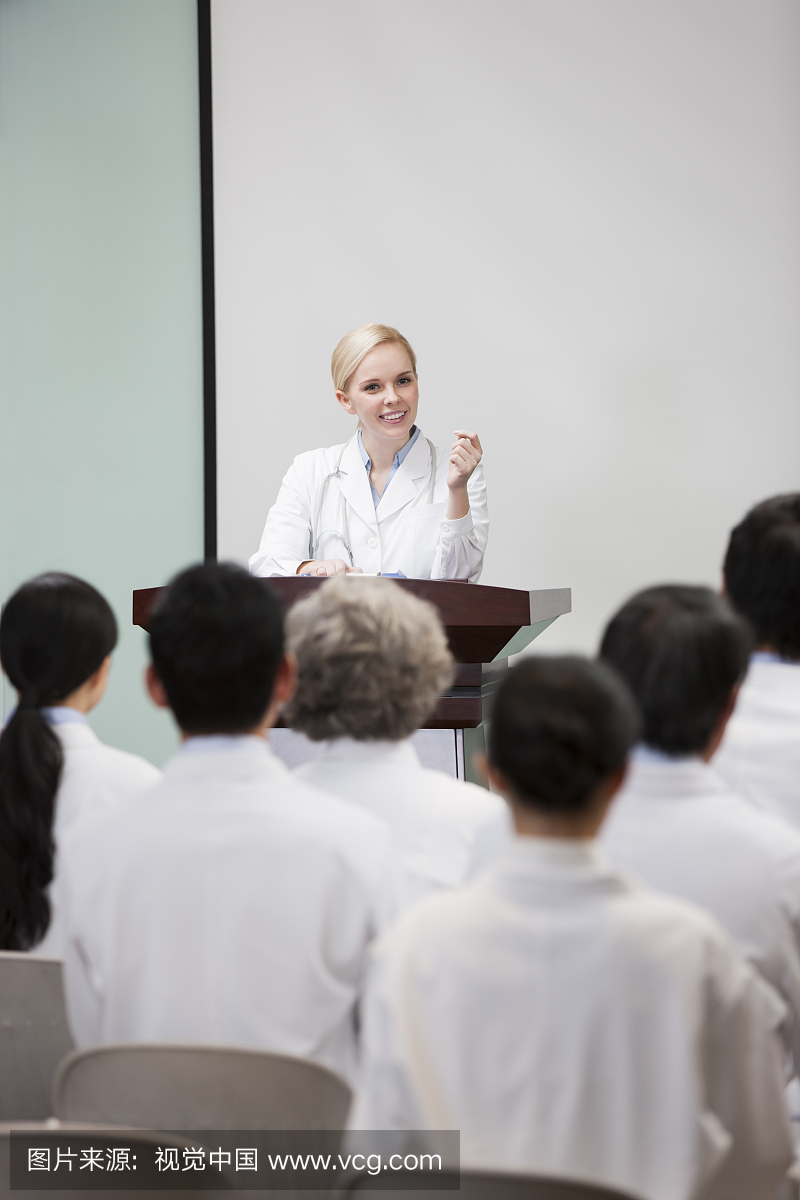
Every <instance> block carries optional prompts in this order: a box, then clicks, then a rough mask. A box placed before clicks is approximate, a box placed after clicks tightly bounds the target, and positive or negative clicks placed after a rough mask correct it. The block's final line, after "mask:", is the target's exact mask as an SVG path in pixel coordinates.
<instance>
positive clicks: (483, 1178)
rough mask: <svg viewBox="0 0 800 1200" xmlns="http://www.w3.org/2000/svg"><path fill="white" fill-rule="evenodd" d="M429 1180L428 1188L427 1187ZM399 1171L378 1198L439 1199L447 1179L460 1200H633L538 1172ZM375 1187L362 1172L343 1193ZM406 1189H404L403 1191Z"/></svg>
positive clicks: (358, 1194)
mask: <svg viewBox="0 0 800 1200" xmlns="http://www.w3.org/2000/svg"><path fill="white" fill-rule="evenodd" d="M446 1177H447V1178H446ZM426 1180H430V1184H431V1186H430V1189H428V1188H426V1186H425V1183H426ZM458 1180H459V1176H458V1174H453V1175H450V1174H449V1173H448V1172H447V1171H434V1172H432V1173H428V1172H425V1171H399V1172H398V1173H397V1186H398V1190H397V1191H385V1190H384V1187H383V1184H384V1182H385V1176H384V1177H382V1178H381V1179H380V1181H379V1186H380V1192H379V1195H380V1198H381V1200H408V1196H409V1192H410V1191H412V1190H413V1192H414V1197H415V1200H442V1197H443V1196H447V1195H448V1190H447V1189H445V1188H443V1186H442V1185H443V1184H444V1183H446V1182H450V1183H451V1184H452V1186H453V1187H455V1189H456V1190H457V1191H458V1195H459V1197H460V1200H632V1197H631V1196H630V1195H628V1194H627V1193H625V1192H617V1191H615V1190H614V1189H610V1188H607V1187H602V1186H599V1185H595V1184H591V1183H579V1182H576V1181H573V1180H570V1179H550V1178H545V1177H543V1176H541V1175H515V1174H505V1173H502V1172H494V1171H461V1174H460V1182H461V1186H460V1189H459V1187H458ZM375 1188H376V1180H375V1176H373V1175H369V1174H364V1175H359V1176H357V1177H355V1178H353V1179H352V1180H351V1181H350V1183H349V1185H348V1186H347V1187H346V1188H345V1189H344V1191H343V1193H342V1200H344V1198H345V1197H349V1196H353V1197H361V1196H364V1195H365V1194H366V1193H367V1192H371V1191H374V1190H375ZM403 1188H405V1189H406V1190H403Z"/></svg>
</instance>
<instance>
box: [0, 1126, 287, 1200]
mask: <svg viewBox="0 0 800 1200" xmlns="http://www.w3.org/2000/svg"><path fill="white" fill-rule="evenodd" d="M12 1132H13V1133H20V1134H30V1133H35V1134H36V1140H37V1142H39V1141H40V1142H41V1145H42V1146H47V1145H48V1144H49V1142H50V1140H51V1139H52V1138H54V1137H55V1136H58V1137H59V1139H61V1138H62V1136H64V1135H66V1136H67V1137H68V1138H69V1144H70V1145H71V1146H75V1145H76V1143H75V1142H73V1141H72V1138H77V1139H80V1142H78V1144H79V1145H82V1144H84V1142H85V1140H86V1139H87V1135H88V1139H89V1144H90V1145H92V1144H97V1145H102V1144H103V1135H104V1134H108V1135H110V1136H112V1137H114V1138H115V1139H119V1137H120V1134H123V1135H124V1141H125V1145H126V1146H129V1147H130V1148H131V1150H132V1152H133V1155H134V1156H135V1158H136V1159H138V1160H139V1161H141V1159H140V1156H141V1157H144V1155H150V1156H152V1155H154V1154H155V1153H156V1152H157V1149H158V1148H159V1147H161V1146H164V1147H166V1146H172V1147H175V1148H176V1149H177V1150H178V1154H179V1155H180V1153H181V1152H182V1150H183V1149H185V1148H190V1147H191V1143H190V1142H187V1141H185V1140H184V1139H183V1138H181V1137H179V1136H176V1135H175V1134H170V1133H158V1134H157V1133H152V1132H150V1131H148V1130H144V1129H122V1130H121V1129H119V1128H118V1127H116V1126H113V1127H108V1128H104V1127H103V1126H102V1125H86V1124H81V1123H80V1122H70V1121H66V1122H58V1121H48V1122H33V1121H26V1122H14V1123H13V1124H2V1123H0V1200H18V1198H19V1197H20V1196H22V1197H24V1200H87V1196H90V1197H91V1198H92V1200H128V1198H129V1197H131V1196H133V1197H135V1200H140V1198H141V1197H142V1196H143V1195H144V1194H145V1193H143V1192H141V1191H138V1190H135V1191H127V1190H117V1189H116V1188H114V1189H113V1190H112V1189H111V1188H108V1189H106V1188H102V1187H97V1182H98V1180H99V1179H100V1178H101V1176H100V1175H99V1174H95V1175H94V1178H93V1180H92V1184H91V1190H89V1188H88V1187H87V1186H86V1185H85V1184H84V1183H83V1180H84V1179H85V1171H84V1174H83V1175H81V1168H80V1167H79V1166H77V1165H75V1164H73V1166H74V1168H75V1169H74V1171H71V1172H70V1177H72V1176H73V1175H74V1178H75V1188H74V1190H73V1189H72V1188H63V1190H62V1187H61V1186H59V1188H58V1189H57V1190H56V1189H54V1188H53V1186H52V1185H51V1186H50V1187H49V1188H44V1187H43V1188H41V1189H38V1188H31V1189H28V1188H26V1189H25V1191H13V1192H12V1191H11V1186H10V1184H11V1134H12ZM54 1153H55V1152H54V1151H51V1159H52V1157H53V1156H54ZM76 1162H77V1160H76ZM61 1174H62V1175H63V1170H62V1172H61ZM214 1175H215V1177H214V1187H212V1188H207V1189H203V1190H202V1191H199V1190H194V1189H192V1190H190V1189H188V1188H175V1187H174V1186H173V1187H171V1188H170V1190H169V1200H231V1190H232V1188H233V1186H234V1177H233V1176H232V1175H231V1174H230V1171H229V1170H228V1169H227V1168H222V1170H220V1171H216V1170H215V1173H214ZM50 1178H51V1179H52V1178H53V1176H52V1174H51V1175H50ZM119 1178H120V1176H119V1175H118V1174H115V1176H114V1179H115V1182H116V1181H117V1180H118V1179H119ZM247 1195H248V1193H245V1194H244V1196H243V1195H242V1193H241V1192H239V1197H240V1198H241V1200H246V1197H247ZM262 1195H263V1193H262Z"/></svg>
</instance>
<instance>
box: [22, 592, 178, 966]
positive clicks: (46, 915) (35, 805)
mask: <svg viewBox="0 0 800 1200" xmlns="http://www.w3.org/2000/svg"><path fill="white" fill-rule="evenodd" d="M116 643H117V622H116V620H115V618H114V614H113V612H112V611H111V608H110V607H109V605H108V603H107V601H106V600H105V599H104V598H103V597H102V596H101V595H100V593H99V592H98V591H96V590H95V589H94V588H93V587H92V586H91V584H88V583H84V581H83V580H82V579H75V578H74V577H73V576H72V575H60V574H48V575H40V576H38V578H36V579H32V580H30V581H29V582H28V583H25V584H23V585H22V587H21V588H19V589H18V590H17V591H16V592H15V593H14V595H13V596H12V597H11V598H10V599H9V600H8V601H7V602H6V604H5V606H4V608H3V613H2V617H0V660H1V661H2V666H3V670H4V671H5V673H6V675H7V676H8V678H9V680H10V681H11V683H12V685H13V686H14V688H16V690H17V693H18V703H17V707H16V709H15V710H14V712H13V713H12V715H11V716H10V717H9V719H8V721H7V723H6V726H5V728H4V729H3V731H2V734H0V949H2V950H32V949H34V948H35V949H36V952H37V953H39V954H50V955H55V956H60V955H62V954H63V950H64V947H63V941H62V929H61V913H60V906H59V901H58V880H57V873H58V855H59V847H60V844H61V839H62V837H63V835H64V833H65V831H66V830H67V829H68V828H69V827H70V826H71V825H72V824H73V823H74V822H75V821H76V820H77V819H78V818H79V817H80V816H82V815H84V814H86V813H88V812H91V811H92V810H93V809H95V808H97V807H105V806H107V805H112V804H115V803H117V802H118V801H119V800H121V799H122V798H124V797H127V796H131V795H134V794H136V793H137V792H139V791H142V790H143V789H144V788H147V787H150V786H152V784H154V783H155V782H157V780H158V779H159V778H160V776H161V772H160V771H158V770H157V769H156V768H155V767H154V766H153V765H152V764H151V763H149V762H146V761H145V760H144V759H143V758H139V757H137V755H135V754H127V753H126V752H125V751H124V750H116V749H114V748H113V747H112V746H105V745H103V743H102V742H101V741H100V739H99V738H98V737H97V735H96V734H95V733H94V732H93V730H92V729H91V728H90V726H89V723H88V721H87V719H86V714H87V713H88V712H90V711H91V710H92V709H93V708H94V707H95V705H97V704H99V702H100V700H101V699H102V698H103V694H104V692H105V690H106V683H107V680H108V672H109V667H110V664H111V651H112V650H113V649H114V646H115V645H116Z"/></svg>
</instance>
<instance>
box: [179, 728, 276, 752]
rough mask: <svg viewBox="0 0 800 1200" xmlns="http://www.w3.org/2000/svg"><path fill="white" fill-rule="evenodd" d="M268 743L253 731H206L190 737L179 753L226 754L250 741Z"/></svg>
mask: <svg viewBox="0 0 800 1200" xmlns="http://www.w3.org/2000/svg"><path fill="white" fill-rule="evenodd" d="M254 741H255V742H259V743H263V744H264V745H265V746H266V744H267V742H266V739H265V738H259V737H255V735H254V734H252V733H205V734H198V735H197V736H196V737H189V738H187V739H186V741H185V742H183V743H182V744H181V747H180V749H179V751H178V753H179V754H224V753H225V752H226V751H229V750H238V749H239V748H240V747H241V746H242V745H247V744H248V743H249V742H254Z"/></svg>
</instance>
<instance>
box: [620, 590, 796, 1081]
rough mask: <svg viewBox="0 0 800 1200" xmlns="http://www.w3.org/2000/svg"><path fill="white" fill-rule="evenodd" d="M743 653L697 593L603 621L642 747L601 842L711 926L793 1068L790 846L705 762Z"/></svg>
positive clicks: (736, 622)
mask: <svg viewBox="0 0 800 1200" xmlns="http://www.w3.org/2000/svg"><path fill="white" fill-rule="evenodd" d="M750 645H751V640H750V632H749V630H748V628H747V626H746V624H745V622H744V621H743V620H742V618H741V617H739V616H737V614H736V613H734V611H733V610H732V608H731V606H730V605H729V603H728V602H727V600H726V599H725V598H724V597H722V596H719V595H717V594H716V593H715V592H712V591H710V590H709V589H708V588H703V587H681V586H677V585H676V586H664V587H654V588H649V589H647V591H644V592H640V593H639V594H638V595H636V596H634V597H633V598H632V599H631V600H629V601H628V602H627V604H625V605H624V606H623V607H622V608H621V609H620V611H619V612H618V613H617V614H616V616H615V617H613V619H612V620H611V622H610V623H609V625H608V628H607V629H606V631H605V634H604V636H603V641H602V645H601V648H600V653H601V655H602V657H603V658H604V659H605V660H606V661H607V662H609V663H610V664H611V665H612V666H613V667H614V668H616V670H617V671H618V672H619V673H620V675H622V677H623V678H624V679H625V681H626V682H627V684H628V685H629V687H630V688H631V690H632V692H633V694H634V695H635V697H636V699H637V701H638V703H639V708H640V710H641V713H642V718H643V722H644V736H643V742H644V744H643V745H641V746H639V747H638V748H637V749H636V750H635V752H634V754H633V763H632V770H631V772H630V775H629V777H628V781H627V783H626V785H625V787H624V788H623V790H622V792H621V794H620V796H619V799H618V800H617V803H616V804H615V806H614V811H613V813H612V814H611V818H610V819H609V821H608V823H607V825H606V826H605V829H604V831H603V840H604V844H605V846H606V849H607V851H608V854H609V856H610V857H611V859H612V861H613V862H614V863H615V864H616V865H617V866H619V867H622V868H625V869H626V870H631V871H633V872H635V874H636V875H637V876H638V877H639V878H640V879H642V880H643V881H644V882H645V883H647V884H648V885H649V886H651V887H655V888H659V889H660V890H662V891H665V892H671V893H672V894H673V895H676V896H681V897H683V898H684V899H686V900H691V901H693V902H694V903H695V904H699V905H702V907H703V908H705V909H708V911H709V912H712V913H713V914H714V915H715V916H716V917H717V919H718V920H719V921H721V923H722V924H723V925H724V926H725V928H726V929H727V930H728V932H729V933H730V934H731V936H732V937H733V938H734V939H735V941H736V942H737V943H738V946H739V949H740V950H741V951H742V953H743V954H744V955H745V956H746V957H747V958H749V959H750V960H751V962H752V963H753V965H754V966H756V967H757V968H758V969H759V970H760V971H761V973H762V974H763V975H764V976H765V978H766V979H768V980H769V982H770V983H772V984H773V985H774V986H775V988H776V989H777V990H778V991H779V992H780V993H781V995H782V996H783V998H784V999H785V1001H786V1003H787V1005H788V1007H789V1013H790V1017H791V1019H790V1021H789V1022H788V1026H787V1034H786V1036H787V1039H788V1041H789V1044H790V1049H791V1050H792V1053H793V1057H794V1062H795V1064H796V1066H797V1065H798V1064H800V835H798V834H797V833H796V832H795V831H794V830H792V829H791V828H790V827H789V826H788V825H786V823H785V822H783V821H781V820H779V819H778V818H777V817H773V816H770V815H769V814H767V813H763V812H759V811H758V810H757V809H756V808H754V807H753V806H752V805H751V804H748V803H747V801H745V800H743V799H742V798H741V797H740V796H738V795H736V794H735V793H734V792H732V791H731V790H730V788H729V787H728V786H727V784H726V783H724V782H723V781H722V779H720V777H719V776H718V775H717V773H716V771H715V770H714V763H713V759H712V756H713V755H714V752H715V750H716V748H717V746H718V745H719V743H720V739H721V738H722V736H723V734H724V732H725V726H726V723H727V721H728V718H729V717H730V714H731V711H732V710H733V706H734V703H735V700H736V692H737V688H738V686H739V684H740V682H741V680H742V677H743V676H744V673H745V671H746V669H747V659H748V653H749V650H750ZM788 1030H790V1031H791V1032H788Z"/></svg>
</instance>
